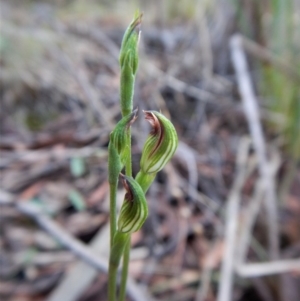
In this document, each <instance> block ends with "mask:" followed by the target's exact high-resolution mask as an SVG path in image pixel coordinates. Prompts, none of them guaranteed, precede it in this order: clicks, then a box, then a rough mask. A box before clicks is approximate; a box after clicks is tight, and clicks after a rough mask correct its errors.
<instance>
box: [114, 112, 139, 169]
mask: <svg viewBox="0 0 300 301" xmlns="http://www.w3.org/2000/svg"><path fill="white" fill-rule="evenodd" d="M137 113H138V109H135V110H134V111H132V112H131V113H130V114H128V115H126V116H125V117H123V118H122V119H121V120H120V121H119V122H118V123H117V125H116V127H115V129H114V130H113V131H112V132H111V134H110V142H109V143H110V144H112V145H113V146H114V147H115V149H116V151H117V153H118V155H119V156H120V159H121V162H122V164H125V160H126V141H127V140H126V133H127V131H128V130H129V128H130V126H131V125H132V124H133V123H134V121H135V120H136V119H137Z"/></svg>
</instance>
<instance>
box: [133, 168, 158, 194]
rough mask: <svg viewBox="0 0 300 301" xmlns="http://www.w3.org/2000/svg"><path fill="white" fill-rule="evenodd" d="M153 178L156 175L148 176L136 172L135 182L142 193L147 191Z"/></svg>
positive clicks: (141, 172)
mask: <svg viewBox="0 0 300 301" xmlns="http://www.w3.org/2000/svg"><path fill="white" fill-rule="evenodd" d="M155 176H156V173H151V174H148V173H144V172H143V171H142V170H140V171H139V172H138V174H137V175H136V177H135V180H136V181H137V182H138V183H139V184H140V186H141V187H142V189H143V191H144V193H146V192H147V191H148V189H149V187H150V185H151V184H152V182H153V181H154V178H155Z"/></svg>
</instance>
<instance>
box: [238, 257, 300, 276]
mask: <svg viewBox="0 0 300 301" xmlns="http://www.w3.org/2000/svg"><path fill="white" fill-rule="evenodd" d="M236 271H237V273H238V275H239V276H241V277H261V276H268V275H274V274H281V273H288V272H293V271H298V272H299V271H300V258H297V259H285V260H277V261H272V262H264V263H248V264H243V265H240V266H239V267H237V269H236Z"/></svg>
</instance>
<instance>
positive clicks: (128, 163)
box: [119, 129, 132, 301]
mask: <svg viewBox="0 0 300 301" xmlns="http://www.w3.org/2000/svg"><path fill="white" fill-rule="evenodd" d="M127 147H128V150H127V161H126V163H125V174H126V176H129V177H131V176H132V162H131V130H130V129H128V132H127ZM130 240H131V235H130V234H128V242H127V244H126V245H125V249H124V254H123V266H122V275H121V284H120V297H119V301H124V300H125V297H126V284H127V277H128V267H129V261H130Z"/></svg>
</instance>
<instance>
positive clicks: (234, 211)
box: [217, 139, 250, 301]
mask: <svg viewBox="0 0 300 301" xmlns="http://www.w3.org/2000/svg"><path fill="white" fill-rule="evenodd" d="M249 145H250V141H249V140H248V139H246V140H242V141H241V142H240V147H239V153H238V156H237V168H238V171H237V174H236V177H235V181H234V184H233V188H232V190H231V193H230V195H229V200H228V202H227V208H226V216H225V218H226V227H225V242H226V244H225V250H224V257H223V261H222V267H221V279H220V288H219V291H218V297H217V300H218V301H230V300H232V296H231V293H232V283H233V275H234V258H235V244H236V234H237V225H238V211H239V205H240V197H241V190H242V188H243V186H244V183H245V180H246V176H247V169H246V161H247V157H248V150H249Z"/></svg>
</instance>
